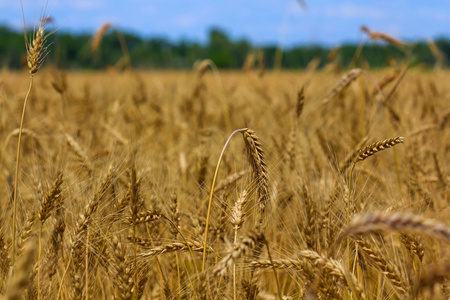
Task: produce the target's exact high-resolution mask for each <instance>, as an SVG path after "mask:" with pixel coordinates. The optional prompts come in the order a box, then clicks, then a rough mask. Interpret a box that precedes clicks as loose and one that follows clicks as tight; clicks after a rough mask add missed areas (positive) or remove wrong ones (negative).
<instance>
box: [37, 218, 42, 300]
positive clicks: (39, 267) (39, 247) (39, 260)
mask: <svg viewBox="0 0 450 300" xmlns="http://www.w3.org/2000/svg"><path fill="white" fill-rule="evenodd" d="M41 237H42V223H41V226H40V227H39V239H38V261H37V263H38V274H37V284H38V291H37V293H38V294H37V298H38V300H40V299H41V249H42V243H41Z"/></svg>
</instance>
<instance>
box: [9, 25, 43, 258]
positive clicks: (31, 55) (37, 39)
mask: <svg viewBox="0 0 450 300" xmlns="http://www.w3.org/2000/svg"><path fill="white" fill-rule="evenodd" d="M24 25H25V21H24ZM24 34H25V46H26V49H27V66H28V70H29V72H30V85H29V87H28V91H27V94H26V96H25V100H24V102H23V108H22V115H21V117H20V127H19V138H18V141H17V153H16V169H15V173H14V196H13V197H14V199H13V221H12V231H13V240H12V260H11V264H12V265H14V259H15V253H16V218H17V216H16V215H17V186H18V183H19V164H20V148H21V141H22V130H23V123H24V119H25V110H26V107H27V102H28V98H29V96H30V93H31V89H32V87H33V77H34V74H36V72H37V71H38V70H39V67H40V66H41V63H42V58H43V57H44V55H43V52H44V42H45V39H46V36H45V35H44V27H43V24H42V23H39V26H38V30H37V31H36V32H35V33H33V36H34V38H33V40H32V41H31V42H29V41H28V39H27V36H26V30H25V33H24Z"/></svg>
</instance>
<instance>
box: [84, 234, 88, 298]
mask: <svg viewBox="0 0 450 300" xmlns="http://www.w3.org/2000/svg"><path fill="white" fill-rule="evenodd" d="M85 264H86V266H85V272H86V283H85V285H86V300H89V273H88V272H89V269H88V267H89V228H86V256H85Z"/></svg>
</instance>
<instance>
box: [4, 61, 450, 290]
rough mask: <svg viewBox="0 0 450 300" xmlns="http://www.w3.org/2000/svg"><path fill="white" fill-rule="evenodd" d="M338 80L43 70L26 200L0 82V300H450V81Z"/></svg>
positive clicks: (32, 100) (422, 74)
mask: <svg viewBox="0 0 450 300" xmlns="http://www.w3.org/2000/svg"><path fill="white" fill-rule="evenodd" d="M349 71H350V72H349ZM346 72H347V73H346ZM346 72H345V71H344V72H339V71H331V70H328V69H325V70H313V69H311V70H306V71H296V72H289V71H282V72H269V71H266V72H262V71H261V70H259V72H258V71H257V70H246V71H245V72H244V71H242V72H240V71H222V70H219V71H215V72H211V71H209V69H208V66H203V67H202V66H200V67H199V68H198V69H196V70H192V71H178V72H174V71H151V72H150V71H148V72H143V71H142V72H139V71H125V72H118V71H116V70H114V69H110V70H106V71H103V72H75V71H71V72H64V71H58V70H55V69H52V68H51V67H43V68H41V69H40V70H39V73H38V74H36V76H35V77H34V83H33V89H32V90H31V93H30V95H29V99H28V106H27V111H26V117H25V120H24V124H23V130H22V131H23V133H22V134H23V136H22V149H21V156H20V168H19V173H18V180H17V194H16V195H14V182H15V175H14V167H15V164H16V147H17V142H18V135H19V127H20V116H21V112H22V105H23V99H24V98H25V96H26V91H27V87H28V85H29V79H30V77H29V75H28V74H27V73H25V72H13V71H8V70H2V71H1V72H0V78H1V79H0V107H1V109H0V146H1V147H2V148H1V153H0V159H1V161H0V162H1V173H0V191H1V193H0V195H1V199H0V203H1V207H2V211H1V215H0V228H1V230H0V251H1V254H0V294H1V295H3V296H2V297H3V298H4V299H313V298H314V297H316V298H318V299H449V298H450V282H449V281H448V280H449V279H448V275H447V274H448V273H449V272H450V252H449V250H450V248H449V243H450V223H449V218H450V209H449V196H450V189H449V175H448V172H450V169H449V164H448V162H449V161H450V130H449V128H450V86H449V85H448V84H447V83H448V80H449V78H450V74H449V73H448V71H442V70H440V71H439V70H436V71H429V70H423V69H420V68H410V69H408V70H407V72H405V71H404V69H399V70H396V69H394V68H392V69H384V70H371V69H354V70H348V71H346ZM390 77H392V78H390ZM236 130H237V131H236ZM234 131H236V132H235V133H234V135H232V136H231V134H232V133H233V132H234ZM229 137H230V140H229V141H228V143H227V147H226V149H224V145H225V143H226V141H227V139H228V138H229ZM222 150H224V151H223V155H222V156H221V159H220V160H219V156H220V154H221V153H222ZM378 152H379V153H378ZM218 162H220V166H219V167H217V166H218ZM216 171H217V172H216ZM213 181H214V184H213ZM14 197H16V201H17V208H16V209H17V212H16V213H15V214H13V203H14V202H15V201H14ZM209 205H210V210H209V209H208V207H209ZM13 215H15V219H16V221H15V222H16V224H15V226H14V227H13V226H12V223H13V218H14V217H13ZM13 228H15V231H16V232H15V233H13ZM13 236H16V237H13ZM205 240H206V244H205ZM13 244H14V246H13ZM13 248H14V250H13Z"/></svg>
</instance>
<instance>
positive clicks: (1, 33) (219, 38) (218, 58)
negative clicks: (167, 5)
mask: <svg viewBox="0 0 450 300" xmlns="http://www.w3.org/2000/svg"><path fill="white" fill-rule="evenodd" d="M124 39H125V41H126V44H127V48H128V51H129V53H130V59H131V64H132V66H133V67H134V68H154V69H168V68H172V69H187V68H191V67H192V65H193V64H194V62H195V61H196V60H199V59H206V58H209V59H211V60H212V61H214V63H215V64H216V65H217V67H219V68H221V69H224V68H225V69H226V68H229V69H235V68H241V67H242V65H243V64H244V61H245V59H246V57H247V55H248V54H251V53H253V54H256V53H257V51H259V50H263V52H264V61H265V65H266V68H272V67H273V64H274V57H275V52H276V47H274V46H265V47H256V46H254V45H252V44H250V42H249V41H247V40H244V39H242V40H237V41H233V40H231V39H230V38H229V37H228V36H227V34H226V33H225V32H224V31H221V30H219V29H211V31H210V33H209V40H208V42H207V43H206V44H205V45H202V44H199V43H195V42H191V41H186V40H181V41H177V42H174V41H170V40H168V39H166V38H162V37H153V38H150V39H144V38H142V37H139V36H137V35H134V34H131V33H126V34H124ZM0 41H2V42H1V43H0V66H1V67H7V68H12V69H18V68H20V67H21V66H22V65H23V61H24V57H25V43H24V37H23V33H21V32H15V31H12V30H11V29H8V28H6V27H0ZM91 42H92V36H90V35H86V34H77V35H75V34H69V33H64V32H58V31H57V32H56V33H55V34H52V35H50V37H49V40H48V45H50V47H51V51H50V52H49V57H48V60H49V61H51V62H52V63H53V64H55V65H57V66H58V67H61V68H65V69H103V68H105V67H107V66H114V65H117V64H120V63H121V61H122V60H123V51H122V48H121V45H120V42H119V39H118V35H117V32H116V31H115V30H111V31H109V32H108V33H107V34H106V35H105V36H104V37H103V40H102V43H101V46H100V49H99V51H98V52H97V53H92V51H91V49H90V44H91ZM436 45H437V46H438V48H439V49H440V50H441V51H442V53H443V54H444V55H445V57H450V41H449V40H446V39H438V40H437V41H436ZM357 48H358V45H352V44H346V45H343V46H342V47H341V49H340V52H339V55H338V58H337V59H338V61H339V62H340V63H341V64H342V66H344V67H345V66H353V65H355V64H356V65H361V64H362V63H363V62H364V63H368V64H369V65H370V66H371V67H385V66H387V65H388V64H389V62H390V61H391V62H392V61H396V62H400V61H403V60H405V59H407V60H408V61H409V62H412V63H413V64H425V65H427V66H429V67H432V66H433V65H434V63H435V61H436V59H435V58H434V57H433V55H432V53H431V51H430V49H429V47H428V45H427V44H426V43H425V42H420V43H416V44H411V45H407V46H405V47H403V48H402V49H399V48H397V47H394V46H391V45H386V44H384V43H369V44H366V45H364V47H363V49H362V51H361V53H360V55H355V54H356V53H357ZM329 51H330V49H329V48H327V47H323V46H296V47H291V48H288V49H284V51H283V60H282V67H283V68H285V69H297V68H305V67H306V66H307V65H308V63H309V62H310V61H311V60H313V59H314V58H318V59H320V67H323V66H325V64H326V59H327V55H328V53H329ZM445 65H446V66H448V61H447V60H446V61H445Z"/></svg>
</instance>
